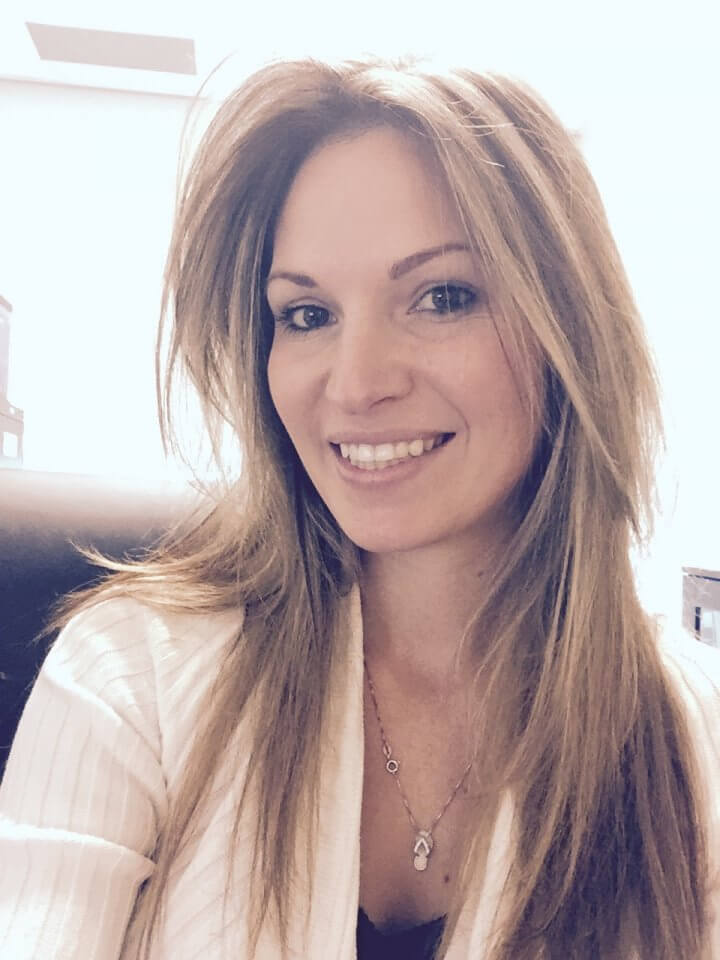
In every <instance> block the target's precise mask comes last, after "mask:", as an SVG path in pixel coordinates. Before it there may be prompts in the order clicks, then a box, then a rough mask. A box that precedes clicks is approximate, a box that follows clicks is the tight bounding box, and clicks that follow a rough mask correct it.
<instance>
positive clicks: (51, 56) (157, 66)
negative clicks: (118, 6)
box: [26, 22, 197, 75]
mask: <svg viewBox="0 0 720 960" xmlns="http://www.w3.org/2000/svg"><path fill="white" fill-rule="evenodd" d="M26 26H27V28H28V30H29V31H30V36H31V37H32V41H33V43H34V44H35V49H36V50H37V52H38V55H39V57H40V59H41V60H54V61H58V62H61V63H85V64H91V65H93V66H98V67H124V68H126V69H129V70H154V71H157V72H160V73H180V74H190V75H195V74H196V73H197V69H196V64H195V43H194V41H193V40H189V39H185V38H183V37H163V36H154V35H151V34H146V33H118V32H116V31H114V30H86V29H83V28H81V27H62V26H57V25H54V24H47V23H29V22H28V23H26Z"/></svg>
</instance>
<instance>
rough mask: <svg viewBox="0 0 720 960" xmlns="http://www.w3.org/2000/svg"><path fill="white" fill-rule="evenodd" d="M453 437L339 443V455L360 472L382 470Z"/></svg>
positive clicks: (445, 435)
mask: <svg viewBox="0 0 720 960" xmlns="http://www.w3.org/2000/svg"><path fill="white" fill-rule="evenodd" d="M452 436H453V434H451V433H439V434H438V435H437V436H435V437H424V438H423V437H416V438H415V439H412V440H398V441H396V442H393V443H379V444H377V445H373V444H370V443H340V444H334V446H336V447H339V449H340V455H341V456H342V457H343V459H345V460H349V461H350V463H351V464H352V465H353V466H354V467H359V468H360V469H361V470H384V469H386V468H387V467H393V466H396V465H397V464H399V463H402V462H403V461H405V460H409V459H411V458H413V457H421V456H423V454H426V453H429V452H430V451H431V450H434V449H435V448H436V447H439V446H441V445H442V444H444V443H447V441H448V440H449V439H450V438H451V437H452Z"/></svg>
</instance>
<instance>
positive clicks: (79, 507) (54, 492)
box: [0, 469, 189, 777]
mask: <svg viewBox="0 0 720 960" xmlns="http://www.w3.org/2000/svg"><path fill="white" fill-rule="evenodd" d="M188 501H189V498H188V497H187V496H183V495H180V494H179V493H172V494H168V493H160V492H157V491H151V490H146V489H141V488H139V487H132V486H129V485H127V484H124V485H123V484H119V483H113V482H112V481H109V480H105V479H101V478H98V477H90V476H84V475H76V474H61V473H40V472H36V471H30V470H16V469H3V470H0V777H2V773H3V771H4V769H5V762H6V760H7V755H8V753H9V751H10V745H11V743H12V738H13V736H14V734H15V729H16V727H17V724H18V721H19V719H20V715H21V713H22V710H23V706H24V704H25V700H26V699H27V696H28V694H29V692H30V689H31V688H32V685H33V682H34V680H35V677H36V675H37V672H38V670H39V669H40V666H41V665H42V662H43V660H44V659H45V656H46V653H47V650H48V647H49V645H50V643H51V642H52V640H53V637H52V636H51V637H46V638H44V639H43V640H42V641H41V642H37V641H36V638H37V636H38V634H39V633H40V632H41V631H42V630H43V628H44V626H45V623H46V621H47V618H48V616H49V614H50V613H51V611H52V607H53V605H54V604H55V602H56V601H57V600H58V599H59V598H60V597H61V596H63V595H64V594H66V593H68V592H69V591H70V590H74V589H76V588H77V587H81V586H84V585H87V584H91V583H93V582H95V581H96V580H97V579H98V578H99V577H100V576H102V572H103V571H102V570H101V569H100V568H98V567H96V566H94V565H93V564H91V563H90V562H89V561H88V560H87V559H86V558H85V557H84V556H83V555H82V554H81V553H79V552H78V551H77V550H76V549H75V547H74V546H73V542H74V543H76V544H78V545H81V546H84V547H88V546H93V547H95V548H96V549H98V550H100V551H101V552H102V553H104V554H107V555H109V556H111V557H113V558H115V559H122V558H123V557H126V556H129V557H137V556H139V555H140V554H141V553H142V551H143V550H144V549H145V548H147V547H148V546H150V545H151V544H152V543H153V542H155V541H156V540H157V539H158V537H159V536H160V535H161V534H162V533H163V532H164V530H165V529H166V528H167V527H168V525H169V524H170V523H171V522H172V521H173V519H174V518H175V517H177V516H179V514H180V512H181V510H182V509H183V506H184V505H185V504H186V502H188Z"/></svg>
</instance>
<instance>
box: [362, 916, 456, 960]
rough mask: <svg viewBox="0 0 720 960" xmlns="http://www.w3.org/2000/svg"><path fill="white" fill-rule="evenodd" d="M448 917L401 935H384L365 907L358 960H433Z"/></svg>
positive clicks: (429, 922) (430, 921) (403, 931)
mask: <svg viewBox="0 0 720 960" xmlns="http://www.w3.org/2000/svg"><path fill="white" fill-rule="evenodd" d="M444 926H445V917H437V918H436V919H435V920H429V921H428V922H427V923H422V924H420V926H418V927H410V928H409V929H407V930H401V931H399V932H398V933H381V932H380V931H379V930H378V929H377V927H375V926H373V923H372V921H371V920H370V919H369V918H368V915H367V914H366V913H365V911H364V910H363V908H362V907H360V909H359V910H358V925H357V955H358V960H433V957H434V956H435V948H436V947H437V945H438V943H439V942H440V937H441V936H442V932H443V927H444Z"/></svg>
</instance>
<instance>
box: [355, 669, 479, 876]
mask: <svg viewBox="0 0 720 960" xmlns="http://www.w3.org/2000/svg"><path fill="white" fill-rule="evenodd" d="M363 663H364V665H365V673H366V674H367V679H368V687H369V688H370V696H371V698H372V702H373V706H374V708H375V715H376V717H377V722H378V727H379V728H380V739H381V740H382V751H383V755H384V757H385V769H386V770H387V772H388V773H389V774H391V775H392V777H393V779H394V780H395V784H396V785H397V788H398V793H399V794H400V799H401V800H402V803H403V806H404V807H405V810H406V811H407V815H408V818H409V820H410V826H411V827H412V828H413V830H414V831H415V843H414V846H413V854H414V859H413V863H414V866H415V869H416V870H419V871H420V870H425V869H426V867H427V861H428V858H429V856H430V853H431V851H432V849H433V846H434V839H433V835H432V834H433V830H434V829H435V827H436V826H437V825H438V823H439V822H440V820H441V818H442V816H443V814H444V813H445V811H446V810H447V808H448V807H449V806H450V804H451V803H452V802H453V800H454V799H455V797H456V795H457V792H458V790H459V789H460V787H461V786H462V785H463V783H464V782H465V780H466V779H467V775H468V774H469V773H470V768H471V767H472V760H471V761H470V762H469V763H468V765H467V766H466V767H465V770H464V771H463V775H462V776H461V777H460V779H459V780H458V782H457V783H456V784H455V786H454V788H453V790H452V792H451V793H450V796H449V797H448V798H447V800H446V801H445V803H444V805H443V807H442V808H441V809H440V811H439V812H438V813H437V814H435V816H434V817H433V820H432V822H431V823H430V826H429V827H428V828H427V830H423V829H422V828H421V827H420V825H419V824H418V822H417V820H416V819H415V817H414V816H413V812H412V810H411V809H410V802H409V801H408V798H407V795H406V793H405V791H404V790H403V786H402V783H401V782H400V776H399V771H400V761H399V760H396V759H395V757H393V752H392V748H391V747H390V744H389V743H388V740H387V737H386V735H385V728H384V727H383V723H382V718H381V717H380V708H379V707H378V702H377V695H376V693H375V684H374V683H373V681H372V677H371V676H370V671H369V670H368V665H367V661H366V660H365V659H364V658H363Z"/></svg>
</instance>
